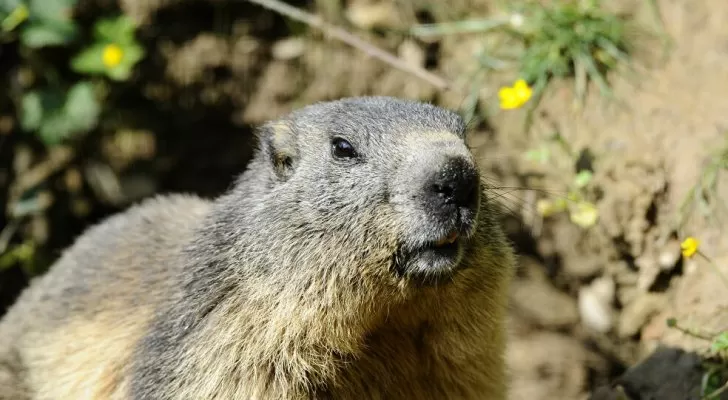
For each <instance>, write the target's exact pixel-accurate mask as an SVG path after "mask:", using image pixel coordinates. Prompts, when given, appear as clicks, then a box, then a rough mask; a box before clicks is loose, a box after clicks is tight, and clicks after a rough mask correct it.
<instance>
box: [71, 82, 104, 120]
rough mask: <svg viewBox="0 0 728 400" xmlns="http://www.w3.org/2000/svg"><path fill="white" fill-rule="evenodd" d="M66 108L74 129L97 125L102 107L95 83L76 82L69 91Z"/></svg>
mask: <svg viewBox="0 0 728 400" xmlns="http://www.w3.org/2000/svg"><path fill="white" fill-rule="evenodd" d="M64 109H65V112H66V116H67V117H68V118H69V120H70V122H71V126H72V128H73V130H74V131H88V130H90V129H92V128H93V127H95V126H96V123H97V121H98V117H99V114H100V112H101V107H100V105H99V102H98V100H97V99H96V93H94V88H93V85H92V84H91V83H90V82H80V83H77V84H75V85H74V86H73V87H72V88H71V90H69V91H68V97H67V99H66V104H65V107H64Z"/></svg>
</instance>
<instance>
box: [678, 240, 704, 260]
mask: <svg viewBox="0 0 728 400" xmlns="http://www.w3.org/2000/svg"><path fill="white" fill-rule="evenodd" d="M698 247H700V241H699V240H698V239H695V238H694V237H692V236H688V237H687V238H686V239H685V240H683V242H682V243H680V250H682V255H683V257H685V258H690V257H692V256H694V255H695V253H697V252H698Z"/></svg>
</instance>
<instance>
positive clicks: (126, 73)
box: [106, 64, 131, 81]
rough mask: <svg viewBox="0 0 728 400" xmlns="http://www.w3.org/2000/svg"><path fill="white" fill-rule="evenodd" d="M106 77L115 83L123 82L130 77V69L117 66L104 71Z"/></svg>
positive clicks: (121, 65)
mask: <svg viewBox="0 0 728 400" xmlns="http://www.w3.org/2000/svg"><path fill="white" fill-rule="evenodd" d="M106 75H107V76H108V77H109V78H111V79H112V80H115V81H125V80H127V79H129V77H130V76H131V68H129V67H127V66H125V65H123V64H119V65H117V66H116V67H114V68H110V69H108V70H106Z"/></svg>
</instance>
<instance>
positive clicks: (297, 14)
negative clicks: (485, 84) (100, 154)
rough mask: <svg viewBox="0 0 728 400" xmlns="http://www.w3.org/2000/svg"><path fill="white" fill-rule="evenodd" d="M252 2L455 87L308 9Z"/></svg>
mask: <svg viewBox="0 0 728 400" xmlns="http://www.w3.org/2000/svg"><path fill="white" fill-rule="evenodd" d="M248 1H249V2H251V3H254V4H257V5H259V6H261V7H264V8H267V9H269V10H272V11H275V12H277V13H279V14H281V15H284V16H286V17H288V18H290V19H293V20H296V21H299V22H302V23H304V24H306V25H309V26H312V27H315V28H318V29H320V30H321V31H322V32H323V33H324V34H325V35H328V36H330V37H333V38H335V39H338V40H341V41H342V42H344V43H346V44H348V45H350V46H352V47H355V48H357V49H359V50H361V51H363V52H364V53H366V54H368V55H370V56H372V57H375V58H378V59H380V60H381V61H384V62H385V63H387V64H389V65H391V66H392V67H394V68H397V69H399V70H401V71H404V72H408V73H410V74H412V75H415V76H417V77H418V78H420V79H422V80H424V81H426V82H428V83H430V84H431V85H433V86H435V87H437V88H438V89H440V90H451V89H454V87H453V85H452V84H451V83H450V82H448V81H447V80H446V79H444V78H442V77H440V76H438V75H436V74H433V73H432V72H429V71H427V70H425V69H424V68H421V67H418V66H415V65H411V64H409V63H407V62H405V61H403V60H402V59H401V58H399V57H397V56H395V55H393V54H391V53H389V52H387V51H384V50H382V49H380V48H378V47H376V46H374V45H373V44H371V43H368V42H366V41H364V40H362V39H361V38H359V37H357V36H355V35H353V34H351V33H350V32H348V31H346V30H345V29H342V28H340V27H338V26H335V25H332V24H329V23H327V22H325V21H324V20H323V19H322V18H320V17H318V16H316V15H313V14H310V13H307V12H306V11H303V10H301V9H298V8H296V7H293V6H290V5H288V4H286V3H283V2H282V1H279V0H248Z"/></svg>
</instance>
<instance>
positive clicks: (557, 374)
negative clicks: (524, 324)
mask: <svg viewBox="0 0 728 400" xmlns="http://www.w3.org/2000/svg"><path fill="white" fill-rule="evenodd" d="M589 357H590V355H589V353H587V351H586V349H584V347H583V346H582V345H581V343H579V342H578V341H577V340H575V339H573V338H570V337H568V336H565V335H560V334H555V333H538V334H534V335H532V336H529V337H526V338H514V339H513V340H512V341H511V343H510V344H509V345H508V353H507V362H508V367H509V369H510V371H511V373H510V377H511V378H510V379H511V381H510V388H511V389H510V390H509V391H510V394H509V399H511V400H550V399H578V398H583V397H584V396H585V393H584V388H585V387H587V385H588V373H587V368H586V364H588V363H589V362H588V361H589Z"/></svg>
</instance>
